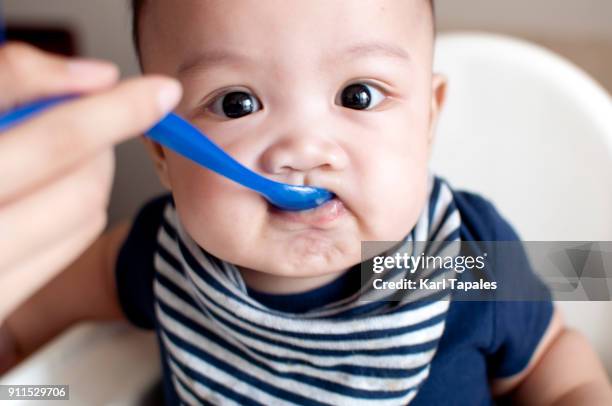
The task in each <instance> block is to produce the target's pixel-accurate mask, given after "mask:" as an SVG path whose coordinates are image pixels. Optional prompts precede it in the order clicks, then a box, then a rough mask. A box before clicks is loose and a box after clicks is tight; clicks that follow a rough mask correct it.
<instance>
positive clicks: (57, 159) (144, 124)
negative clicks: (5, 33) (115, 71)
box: [0, 77, 181, 202]
mask: <svg viewBox="0 0 612 406" xmlns="http://www.w3.org/2000/svg"><path fill="white" fill-rule="evenodd" d="M180 96H181V87H180V85H179V83H178V82H177V81H175V80H174V79H168V78H162V77H151V78H141V79H133V80H129V81H126V82H124V83H122V84H121V85H119V86H117V87H116V88H113V89H111V90H107V91H105V92H102V93H101V94H97V95H92V96H88V97H85V98H82V99H80V100H77V101H73V102H68V103H66V104H64V105H61V106H59V107H56V108H54V109H51V110H50V111H47V112H46V113H44V114H42V115H40V116H38V117H36V118H34V119H32V120H30V121H28V122H26V123H24V124H22V125H20V126H18V127H16V128H14V129H12V130H10V131H8V132H6V133H4V134H0V173H1V174H2V176H3V184H2V187H1V188H0V202H3V201H7V200H9V199H11V198H12V197H14V196H17V195H19V194H20V192H23V191H24V190H30V189H31V188H33V187H37V186H38V185H40V184H41V183H43V182H45V181H47V180H48V179H50V178H53V177H55V176H58V174H61V173H62V172H64V171H66V170H67V169H69V168H71V167H72V166H74V165H75V164H77V163H79V162H80V161H81V160H83V159H86V158H87V157H89V156H91V155H92V154H95V153H96V152H98V151H100V150H102V149H104V148H108V147H109V146H110V145H112V144H113V143H117V142H120V141H122V140H124V139H126V138H128V137H129V136H134V135H137V134H141V133H143V132H144V131H146V130H147V129H149V128H150V127H152V126H153V125H154V124H155V123H156V122H157V121H159V120H160V119H161V118H162V117H163V116H164V115H165V114H166V113H167V112H168V111H170V110H171V109H172V108H174V106H175V105H176V104H177V103H178V101H179V99H180Z"/></svg>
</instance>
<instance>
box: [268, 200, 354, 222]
mask: <svg viewBox="0 0 612 406" xmlns="http://www.w3.org/2000/svg"><path fill="white" fill-rule="evenodd" d="M346 211H347V210H346V207H345V206H344V203H343V202H342V200H340V199H338V198H337V197H336V198H334V199H332V200H330V201H328V202H326V203H324V204H322V205H321V206H319V207H317V208H314V209H310V210H304V211H283V210H278V209H273V212H274V214H275V215H276V216H278V217H280V218H282V219H283V220H285V221H289V222H293V223H301V224H305V225H308V226H312V227H324V226H326V225H328V224H331V223H332V222H333V221H334V220H336V219H338V218H340V217H342V216H343V215H344V214H345V213H346Z"/></svg>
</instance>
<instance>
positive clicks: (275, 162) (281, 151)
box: [261, 134, 349, 175]
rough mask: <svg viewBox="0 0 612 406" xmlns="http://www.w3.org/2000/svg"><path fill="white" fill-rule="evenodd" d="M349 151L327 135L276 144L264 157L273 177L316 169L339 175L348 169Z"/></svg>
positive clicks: (293, 137)
mask: <svg viewBox="0 0 612 406" xmlns="http://www.w3.org/2000/svg"><path fill="white" fill-rule="evenodd" d="M348 161H349V160H348V156H347V154H346V152H345V150H344V149H343V148H342V147H341V146H340V145H339V144H338V143H337V142H336V141H335V140H333V139H330V138H327V137H325V136H323V135H321V136H317V135H305V134H292V135H288V136H286V137H282V138H280V139H278V140H276V142H275V143H273V144H272V145H271V146H270V147H269V148H268V149H266V151H265V152H264V153H263V154H262V156H261V165H262V167H263V169H264V170H265V171H266V172H268V173H270V174H275V175H278V174H287V173H291V172H309V171H312V170H314V169H323V170H333V171H339V170H342V169H344V168H345V167H346V166H347V165H348Z"/></svg>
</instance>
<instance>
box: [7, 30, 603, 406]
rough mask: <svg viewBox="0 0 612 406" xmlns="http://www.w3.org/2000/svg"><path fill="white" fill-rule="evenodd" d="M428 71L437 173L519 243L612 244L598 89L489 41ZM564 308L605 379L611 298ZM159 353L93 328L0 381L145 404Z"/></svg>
mask: <svg viewBox="0 0 612 406" xmlns="http://www.w3.org/2000/svg"><path fill="white" fill-rule="evenodd" d="M436 69H437V71H439V72H443V73H444V74H446V75H447V76H448V77H449V80H450V86H449V91H448V102H447V105H446V107H445V108H444V111H443V113H442V118H441V122H440V125H439V128H438V135H437V142H436V145H435V152H434V156H433V163H432V166H433V168H434V170H436V172H437V173H439V174H441V175H443V176H444V177H446V179H448V180H449V181H450V182H451V184H452V185H453V186H454V187H455V188H466V189H469V190H472V191H476V192H479V193H481V194H483V195H484V196H485V197H488V198H489V199H491V200H493V202H494V203H495V204H496V205H497V207H498V209H499V210H500V211H501V212H502V214H503V215H505V216H506V217H507V218H508V219H509V220H510V222H511V223H512V224H513V225H514V226H515V228H516V229H517V230H518V232H519V234H520V235H521V237H522V238H523V239H524V240H550V241H555V240H569V241H576V240H612V181H611V178H612V102H611V100H610V97H609V96H608V95H607V94H606V92H605V91H604V90H603V89H602V88H601V87H599V86H598V85H597V84H596V83H594V82H593V81H592V80H591V79H590V78H589V77H588V76H587V75H585V74H584V73H582V72H581V71H580V70H579V69H577V68H575V67H574V66H572V65H571V64H570V63H568V62H566V61H564V60H562V59H561V58H559V57H557V56H555V55H553V54H551V53H550V52H548V51H546V50H544V49H541V48H539V47H537V46H534V45H531V44H528V43H525V42H522V41H518V40H514V39H510V38H506V37H500V36H494V35H488V34H476V33H473V34H469V33H464V34H446V35H441V36H440V38H439V39H438V44H437V55H436ZM560 305H561V307H562V308H563V310H564V311H565V314H566V318H567V319H568V321H569V324H570V325H572V326H575V327H576V328H578V329H579V330H581V331H582V332H583V333H585V334H586V335H587V336H588V337H589V338H590V339H591V341H592V342H593V343H594V344H595V347H596V349H597V351H598V352H599V354H600V355H601V357H602V358H603V359H604V362H605V364H606V367H607V368H608V372H612V347H611V346H610V345H608V342H609V341H610V338H611V337H612V302H601V303H597V302H591V303H578V302H567V303H560ZM158 357H159V355H158V351H157V347H156V342H155V337H154V336H153V335H152V334H150V333H144V332H142V331H138V330H136V329H135V328H133V327H130V326H128V325H126V324H125V323H99V324H91V323H89V324H84V325H81V326H78V327H76V328H75V329H72V330H71V331H69V332H67V333H66V334H64V335H63V336H61V337H59V338H58V339H56V340H54V341H53V342H51V343H49V344H48V345H46V346H45V347H44V348H43V349H42V350H40V351H39V352H38V353H37V354H35V355H34V356H32V357H31V358H30V359H29V360H27V361H26V362H24V363H23V364H22V365H20V366H19V367H17V368H15V369H14V370H13V371H12V372H11V373H10V374H7V375H6V376H5V377H3V379H1V380H0V384H8V383H11V384H20V383H21V384H33V383H37V384H46V383H56V384H69V385H70V398H71V400H70V402H69V403H70V404H75V405H80V404H96V405H98V404H113V405H120V404H121V405H133V404H153V397H159V396H160V393H159V392H158V391H156V390H155V388H157V389H158V388H159V386H157V384H158V383H159V379H160V370H159V368H160V366H159V360H158ZM13 403H14V404H15V405H18V404H24V405H25V404H28V402H27V401H24V402H23V403H19V402H13ZM13 403H12V404H13ZM37 404H41V405H42V404H45V402H40V403H39V402H37ZM49 404H52V405H57V404H62V403H60V402H58V401H52V402H50V403H49Z"/></svg>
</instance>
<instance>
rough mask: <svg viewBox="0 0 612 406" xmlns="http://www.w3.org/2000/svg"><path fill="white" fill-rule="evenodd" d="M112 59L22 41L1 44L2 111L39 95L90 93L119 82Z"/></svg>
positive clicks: (117, 71)
mask: <svg viewBox="0 0 612 406" xmlns="http://www.w3.org/2000/svg"><path fill="white" fill-rule="evenodd" d="M118 77H119V70H118V69H117V67H116V66H115V65H113V64H111V63H108V62H103V61H95V60H87V59H69V58H65V57H61V56H57V55H53V54H50V53H47V52H43V51H40V50H38V49H36V48H34V47H32V46H30V45H26V44H22V43H8V44H6V45H3V46H2V47H0V89H2V93H1V94H0V111H4V110H7V109H9V108H11V107H14V106H15V105H19V104H23V103H25V102H28V101H32V100H35V99H39V98H45V97H49V96H53V95H63V94H69V93H88V92H91V91H95V90H100V89H104V88H107V87H109V86H111V85H112V84H114V83H116V81H117V78H118Z"/></svg>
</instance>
